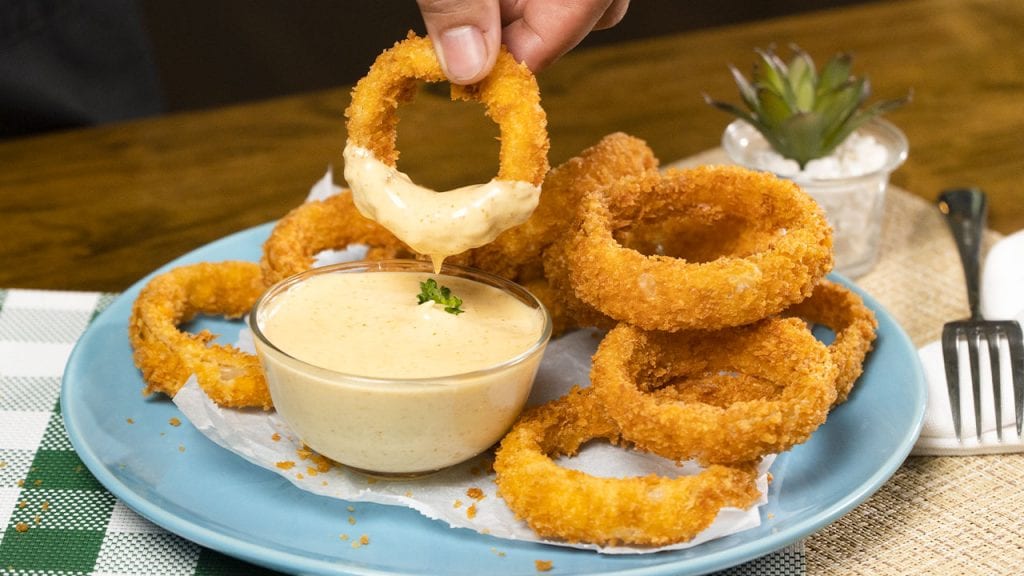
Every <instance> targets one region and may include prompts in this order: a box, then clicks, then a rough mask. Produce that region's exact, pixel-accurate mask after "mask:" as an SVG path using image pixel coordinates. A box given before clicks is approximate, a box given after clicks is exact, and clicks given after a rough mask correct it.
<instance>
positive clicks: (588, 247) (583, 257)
mask: <svg viewBox="0 0 1024 576" xmlns="http://www.w3.org/2000/svg"><path fill="white" fill-rule="evenodd" d="M716 211H719V212H724V213H725V214H730V215H732V216H735V217H740V218H742V219H743V221H744V223H745V228H744V229H743V230H741V231H740V233H742V234H758V235H759V237H761V241H759V242H758V243H757V245H758V248H757V250H756V251H754V252H752V253H739V254H722V255H721V256H719V257H718V258H715V259H714V260H712V261H709V262H691V261H689V260H687V259H685V258H679V257H670V256H663V255H658V254H654V255H645V254H643V253H641V252H639V251H637V250H633V249H631V248H628V247H626V246H623V245H622V243H621V242H620V241H619V240H618V239H617V238H616V237H615V233H616V231H617V230H618V229H621V228H625V227H627V226H637V225H642V224H638V222H655V223H656V222H657V221H659V220H660V219H663V218H670V217H672V216H673V215H678V214H683V215H691V216H694V217H696V216H695V215H699V214H700V213H702V212H712V213H713V212H716ZM566 257H567V259H568V261H569V267H568V268H569V279H570V282H571V285H572V288H573V291H574V292H575V294H576V296H577V297H579V298H580V299H581V300H583V301H584V302H586V303H588V304H590V305H591V306H593V307H594V308H596V309H598V310H600V311H601V312H603V313H605V314H607V315H608V316H610V317H612V318H614V319H616V320H619V321H623V322H628V323H630V324H633V325H635V326H639V327H641V328H645V329H649V330H680V329H705V330H713V329H718V328H723V327H729V326H739V325H743V324H748V323H750V322H754V321H756V320H759V319H761V318H764V317H767V316H769V315H772V314H775V313H778V312H780V311H782V310H783V309H785V308H786V307H788V306H789V305H791V304H793V303H795V302H799V301H801V300H803V299H804V298H806V297H807V296H809V295H810V293H811V290H812V289H813V288H814V285H815V284H816V283H817V281H818V280H819V279H820V278H821V277H822V276H824V275H825V273H826V272H828V271H829V270H830V269H831V267H832V235H831V228H830V227H829V225H828V223H827V221H826V220H825V216H824V213H823V212H822V210H821V208H820V207H819V206H818V205H817V204H816V203H815V202H814V200H813V199H811V198H810V197H809V196H807V195H806V194H805V193H803V192H802V191H801V190H800V189H799V188H798V187H797V186H796V185H795V184H793V183H792V182H789V181H787V180H784V179H781V178H777V177H775V176H773V175H771V174H767V173H761V172H754V171H751V170H745V169H743V168H738V167H726V166H705V167H700V168H694V169H688V170H674V171H669V172H668V173H666V174H665V175H664V177H663V178H662V180H661V181H660V182H659V183H658V184H657V185H656V186H655V187H654V189H653V190H651V192H650V193H649V194H645V195H644V197H643V201H642V202H639V201H638V200H637V198H636V197H635V195H632V194H622V193H621V192H620V191H617V190H615V186H610V187H609V188H607V189H605V190H603V191H594V192H592V193H591V194H589V195H588V196H587V197H586V198H585V199H584V200H583V201H582V202H581V203H580V206H579V209H578V210H577V215H576V222H575V224H574V225H573V227H572V231H571V233H570V237H569V238H568V240H567V247H566Z"/></svg>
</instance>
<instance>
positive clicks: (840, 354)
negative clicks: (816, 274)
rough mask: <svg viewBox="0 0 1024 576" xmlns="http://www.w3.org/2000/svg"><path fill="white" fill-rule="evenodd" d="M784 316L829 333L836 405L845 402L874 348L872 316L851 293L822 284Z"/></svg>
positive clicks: (826, 283) (847, 289)
mask: <svg viewBox="0 0 1024 576" xmlns="http://www.w3.org/2000/svg"><path fill="white" fill-rule="evenodd" d="M785 314H786V315H787V316H796V317H798V318H802V319H803V320H806V321H807V322H810V323H811V324H817V325H820V326H824V327H826V328H828V329H829V330H831V331H832V333H833V334H834V336H835V338H834V339H833V340H832V342H831V343H830V344H829V345H828V351H829V352H830V353H831V354H832V362H834V363H835V364H836V366H837V367H838V373H837V374H836V380H835V385H836V400H835V404H841V403H843V402H845V401H846V399H847V397H849V395H850V390H852V389H853V385H854V383H855V382H856V381H857V379H858V378H860V375H861V373H863V371H864V359H865V358H866V357H867V355H868V352H870V351H871V347H872V345H873V344H874V341H875V336H876V331H877V330H878V319H877V318H876V317H875V313H874V312H872V311H871V309H870V308H868V307H867V306H865V305H864V300H862V299H861V297H860V296H858V295H857V294H856V293H855V292H854V291H853V290H850V289H849V288H846V287H845V286H843V285H842V284H837V283H835V282H832V281H830V280H822V281H821V282H820V283H819V284H818V285H817V286H815V287H814V292H812V293H811V297H810V298H808V299H806V300H804V301H803V302H800V303H798V304H795V305H793V306H792V307H790V308H789V309H788V310H786V312H785ZM835 404H834V405H835Z"/></svg>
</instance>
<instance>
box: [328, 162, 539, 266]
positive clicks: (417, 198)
mask: <svg viewBox="0 0 1024 576" xmlns="http://www.w3.org/2000/svg"><path fill="white" fill-rule="evenodd" d="M344 156H345V181H346V182H348V185H349V187H350V188H351V189H352V199H353V201H354V202H355V205H356V208H358V209H359V212H361V213H362V214H363V216H366V217H367V218H369V219H371V220H374V221H376V222H377V223H379V224H380V225H381V226H383V227H385V228H387V229H388V230H390V231H391V233H393V234H394V235H395V236H397V237H398V239H400V240H402V241H403V242H405V243H406V244H408V245H409V247H410V248H412V249H413V250H415V251H416V252H419V253H420V254H426V255H428V256H430V257H431V259H432V260H433V262H434V271H435V272H436V271H439V270H440V268H441V262H442V261H443V260H444V259H445V258H446V257H448V256H451V255H453V254H460V253H462V252H465V251H466V250H469V249H470V248H476V247H478V246H483V245H484V244H487V243H488V242H490V241H492V240H494V239H495V238H497V236H498V234H501V233H502V232H504V231H505V230H508V229H509V228H512V227H513V226H518V225H519V224H522V223H523V222H525V221H526V219H527V218H529V217H530V214H532V213H533V211H534V209H536V208H537V202H538V201H539V200H540V187H539V186H535V185H533V184H531V183H529V182H520V181H517V180H497V179H494V180H491V181H490V182H487V183H485V184H476V185H472V186H464V187H462V188H457V189H455V190H449V191H447V192H435V191H434V190H430V189H429V188H424V187H422V186H419V185H417V184H415V183H414V182H413V181H412V180H411V179H410V178H409V176H408V175H406V174H404V173H402V172H400V171H398V170H397V169H396V168H394V167H392V166H388V165H387V164H385V163H383V162H381V161H380V160H378V159H377V158H376V157H374V155H373V153H372V152H370V151H369V150H367V149H365V148H361V147H359V146H353V145H346V146H345V153H344Z"/></svg>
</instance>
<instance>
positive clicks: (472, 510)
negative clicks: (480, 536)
mask: <svg viewBox="0 0 1024 576" xmlns="http://www.w3.org/2000/svg"><path fill="white" fill-rule="evenodd" d="M466 518H469V519H470V520H472V519H473V518H476V504H471V505H470V506H469V508H466Z"/></svg>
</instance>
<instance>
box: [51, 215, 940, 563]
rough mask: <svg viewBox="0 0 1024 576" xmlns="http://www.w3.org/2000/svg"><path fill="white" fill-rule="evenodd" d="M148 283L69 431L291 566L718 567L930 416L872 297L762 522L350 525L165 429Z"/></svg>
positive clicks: (225, 547) (865, 475)
mask: <svg viewBox="0 0 1024 576" xmlns="http://www.w3.org/2000/svg"><path fill="white" fill-rule="evenodd" d="M270 229H271V227H270V225H269V224H268V225H264V226H259V227H256V228H252V229H250V230H246V231H243V232H240V233H237V234H234V235H232V236H229V237H227V238H224V239H222V240H219V241H217V242H214V243H212V244H209V245H207V246H205V247H203V248H200V249H198V250H196V251H194V252H192V253H190V254H187V255H186V256H184V257H182V258H180V259H178V260H176V261H175V262H173V263H172V264H171V265H178V264H183V263H186V262H196V261H218V260H227V259H243V260H257V259H258V258H259V252H260V247H261V245H262V243H263V241H264V239H265V238H266V237H267V235H268V234H269V233H270ZM168 266H170V265H168ZM165 269H166V268H165ZM162 270H163V269H162ZM158 272H159V271H158ZM145 280H146V279H144V280H143V281H140V282H139V283H138V284H136V285H135V286H133V287H132V288H131V289H130V290H128V291H127V292H125V293H124V294H122V295H121V296H120V298H118V299H117V300H116V301H115V302H114V303H113V304H112V305H111V306H110V307H109V308H108V309H107V310H105V311H104V312H103V313H102V314H101V315H100V316H99V317H97V318H96V320H95V321H94V322H93V323H92V325H91V326H90V327H89V329H88V330H87V331H86V332H85V334H84V335H83V336H82V338H81V340H80V341H79V343H78V345H77V347H76V348H75V350H74V353H73V354H72V355H71V359H70V362H69V363H68V367H67V371H66V373H65V375H64V383H63V392H62V394H61V409H62V410H63V414H64V421H65V424H66V426H67V430H68V434H69V435H70V437H71V441H72V443H73V444H74V447H75V449H76V450H77V451H78V454H79V455H80V456H81V458H82V460H83V461H84V462H85V464H86V466H88V467H89V470H91V471H92V473H93V474H94V475H95V476H96V477H97V478H98V479H99V481H100V482H101V483H103V485H104V486H106V487H107V489H109V490H110V491H111V492H112V493H114V494H115V495H116V496H117V497H119V498H120V499H121V500H123V501H124V502H125V503H126V504H127V505H128V506H130V507H131V508H133V509H134V510H135V511H137V512H138V513H139V514H141V515H142V516H145V517H146V518H148V519H149V520H151V521H153V522H154V523H156V524H158V525H160V526H162V527H164V528H166V529H167V530H169V531H171V532H174V533H176V534H179V535H181V536H183V537H185V538H188V539H189V540H193V541H195V542H198V543H199V544H201V545H203V546H207V547H209V548H213V549H215V550H218V551H220V552H223V553H225V554H228V555H231V556H235V557H237V558H241V559H244V560H247V561H249V562H253V563H255V564H260V565H263V566H266V567H269V568H274V569H277V570H281V571H284V572H292V573H303V574H406V575H410V574H422V575H427V574H438V573H442V572H443V573H445V574H452V575H459V574H466V575H474V576H475V575H478V574H524V575H527V574H528V575H534V574H536V569H535V567H534V560H537V559H545V560H551V561H553V562H554V566H555V567H556V569H557V572H558V573H559V574H633V575H639V574H644V575H653V574H673V575H674V574H681V573H684V572H685V573H687V574H703V573H706V572H711V571H714V570H720V569H723V568H727V567H729V566H733V565H736V564H739V563H742V562H744V561H747V560H750V559H753V558H756V557H758V556H761V555H763V554H767V553H769V552H771V551H773V550H777V549H779V548H782V547H784V546H786V545H788V544H791V543H793V542H796V541H798V540H799V539H801V538H804V537H806V536H808V535H810V534H812V533H813V532H815V531H817V530H819V529H821V528H822V527H824V526H826V525H828V524H829V523H831V522H833V521H835V520H836V519H837V518H839V517H840V516H842V515H843V514H845V513H846V512H848V511H849V510H850V509H852V508H853V507H854V506H856V505H857V504H859V503H860V502H862V501H864V500H865V499H866V498H867V497H868V496H870V495H871V494H872V493H874V492H875V491H876V490H877V489H878V488H879V487H880V486H881V485H882V484H883V483H884V482H885V481H886V480H887V479H888V478H889V477H890V476H891V475H892V474H893V472H895V471H896V469H897V468H898V467H899V466H900V464H901V463H902V462H903V459H904V458H905V457H906V455H907V454H908V453H909V452H910V448H911V446H913V444H914V441H915V439H916V438H917V434H918V432H919V430H920V427H921V423H922V419H923V416H924V407H925V385H924V378H923V376H922V373H921V369H920V365H919V364H918V360H917V353H916V351H915V349H914V347H913V346H912V345H911V343H910V341H909V340H908V338H907V336H906V335H905V334H904V332H903V330H902V329H901V328H900V327H899V326H898V325H897V324H896V323H895V322H894V321H893V319H892V318H891V317H890V316H889V315H888V314H887V313H886V312H885V311H884V310H882V309H881V308H880V307H879V305H878V303H877V302H875V301H874V300H872V299H871V298H870V297H867V296H865V299H866V301H867V303H868V305H869V306H871V307H872V308H873V309H874V310H875V312H876V313H877V314H878V319H879V323H880V328H879V338H878V341H877V344H876V348H875V350H874V352H873V353H872V354H871V356H870V357H869V359H868V362H867V365H866V367H865V372H864V376H863V378H862V379H861V381H860V382H859V383H858V385H857V387H856V389H855V390H854V392H853V394H852V396H851V397H850V400H849V401H848V402H847V403H845V404H843V405H842V406H839V407H838V408H837V409H836V410H835V411H834V412H833V413H832V414H831V415H830V416H829V419H828V422H827V423H826V424H825V425H824V426H822V427H821V428H820V429H819V430H818V431H817V432H816V433H815V434H814V436H813V437H812V438H811V440H810V441H808V442H807V443H806V444H803V445H801V446H798V447H796V448H794V449H793V450H792V451H791V452H789V453H787V454H783V455H782V456H780V457H779V458H778V459H777V460H776V462H775V464H774V466H773V468H772V470H773V472H774V475H775V479H776V480H775V482H774V483H773V484H772V485H771V491H770V493H769V499H768V503H767V504H766V505H765V506H763V507H762V509H761V510H762V520H763V523H762V525H761V526H760V527H758V528H756V529H753V530H748V531H746V532H741V533H739V534H734V535H732V536H728V537H726V538H722V539H719V540H714V541H712V542H708V543H706V544H702V545H699V546H696V547H693V548H690V549H688V550H681V551H676V552H667V553H659V554H645V555H635V556H606V555H600V554H597V553H594V552H590V551H581V550H575V549H570V548H562V547H554V546H544V545H539V544H530V543H523V542H514V541H507V540H500V539H497V538H493V537H488V536H484V535H480V534H477V533H474V532H471V531H468V530H461V529H451V528H448V527H447V525H445V524H442V523H440V522H436V521H432V520H428V519H427V518H425V517H423V516H421V515H419V514H418V513H416V512H414V511H412V510H408V509H404V508H399V507H392V506H382V505H374V504H358V506H357V508H356V510H357V511H356V513H355V515H356V519H357V525H356V526H355V527H353V526H350V525H349V524H348V521H347V519H348V517H349V516H350V515H351V513H350V512H349V511H348V510H347V509H346V507H347V503H345V502H342V501H338V500H332V499H328V498H323V497H318V496H314V495H311V494H308V493H306V492H303V491H301V490H299V489H298V488H295V487H294V486H292V484H290V483H289V482H288V481H287V480H285V479H284V478H282V477H280V476H278V475H277V474H274V473H273V472H270V471H267V470H263V469H261V468H258V467H256V466H254V465H252V464H249V463H248V462H246V461H244V460H243V459H241V458H239V457H237V456H235V455H234V454H232V453H230V452H228V451H226V450H224V449H222V448H220V447H218V446H216V445H215V444H213V443H212V442H210V441H209V440H207V439H206V438H205V437H204V436H203V435H202V434H200V433H199V432H198V431H196V430H195V429H194V428H192V427H191V426H190V425H189V424H188V422H184V423H183V424H182V425H181V426H178V427H173V426H170V425H169V424H168V421H169V420H170V419H171V418H172V417H175V416H180V414H179V412H178V411H177V409H176V408H175V406H174V404H172V403H171V402H169V401H168V400H167V399H165V398H162V397H150V398H147V397H144V396H143V395H142V394H141V390H142V387H143V383H142V380H141V378H140V376H139V373H138V371H137V370H136V369H135V367H134V365H133V364H132V358H131V349H130V348H129V345H128V338H127V322H128V315H129V313H130V310H131V304H132V302H133V301H134V300H135V297H136V295H137V294H138V292H139V289H140V288H141V285H142V284H143V283H144V282H145ZM221 328H223V326H222V327H221ZM237 329H238V328H237V326H235V327H234V330H235V332H236V333H237ZM129 418H130V419H131V420H132V422H133V423H132V424H129V423H128V422H127V419H129ZM346 532H347V533H350V534H353V535H356V536H358V535H360V534H367V535H369V536H370V538H371V544H370V545H369V546H364V547H361V548H358V549H354V548H352V547H351V545H349V544H348V543H347V542H343V541H341V540H339V537H338V536H339V534H341V533H346ZM499 552H500V553H502V554H499Z"/></svg>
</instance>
